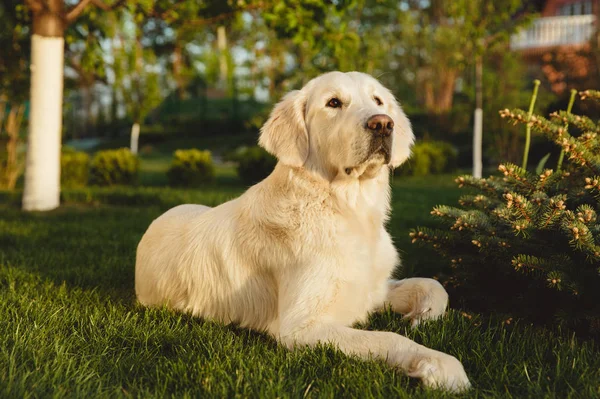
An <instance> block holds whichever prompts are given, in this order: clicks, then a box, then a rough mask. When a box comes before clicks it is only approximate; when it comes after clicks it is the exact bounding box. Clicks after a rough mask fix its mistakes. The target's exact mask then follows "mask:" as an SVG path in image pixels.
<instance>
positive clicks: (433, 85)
mask: <svg viewBox="0 0 600 399" xmlns="http://www.w3.org/2000/svg"><path fill="white" fill-rule="evenodd" d="M457 76H458V71H457V70H456V69H450V68H447V69H446V70H444V71H435V70H434V69H433V68H431V67H424V68H422V69H421V70H420V71H419V72H418V80H419V81H420V84H421V89H420V91H421V95H422V98H423V102H424V105H425V109H426V110H427V111H428V112H431V113H434V114H443V113H446V112H449V111H450V110H451V109H452V103H453V100H454V85H455V83H456V77H457Z"/></svg>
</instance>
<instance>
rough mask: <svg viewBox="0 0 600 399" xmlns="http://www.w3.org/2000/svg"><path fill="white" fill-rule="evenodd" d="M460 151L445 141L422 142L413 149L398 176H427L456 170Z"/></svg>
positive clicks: (398, 171)
mask: <svg viewBox="0 0 600 399" xmlns="http://www.w3.org/2000/svg"><path fill="white" fill-rule="evenodd" d="M457 158H458V151H456V149H455V148H454V147H453V146H452V144H450V143H446V142H444V141H422V142H420V143H417V144H415V145H414V146H413V148H412V155H411V157H410V158H409V160H408V161H407V162H406V163H405V164H403V165H402V166H401V167H400V168H399V169H398V170H397V172H396V173H397V174H401V175H412V176H427V175H430V174H439V173H448V172H452V171H453V170H455V169H456V160H457Z"/></svg>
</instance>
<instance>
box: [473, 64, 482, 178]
mask: <svg viewBox="0 0 600 399" xmlns="http://www.w3.org/2000/svg"><path fill="white" fill-rule="evenodd" d="M482 80H483V61H482V59H481V56H480V55H478V56H477V57H476V60H475V118H474V122H473V177H477V178H481V175H482V169H483V162H482V147H483V144H482V143H483V110H482V108H483V88H482Z"/></svg>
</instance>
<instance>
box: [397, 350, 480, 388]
mask: <svg viewBox="0 0 600 399" xmlns="http://www.w3.org/2000/svg"><path fill="white" fill-rule="evenodd" d="M408 375H409V376H410V377H416V378H420V379H421V381H422V382H423V384H424V385H425V386H427V387H429V388H435V389H444V390H446V391H450V392H462V391H465V390H467V389H469V388H470V387H471V383H470V382H469V378H468V377H467V373H465V369H464V367H463V365H462V364H461V363H460V362H459V361H458V359H456V358H455V357H454V356H450V355H447V354H445V353H442V352H437V351H434V352H433V353H432V354H427V355H425V356H422V357H418V358H417V359H415V360H414V361H413V365H412V366H411V368H410V369H409V372H408Z"/></svg>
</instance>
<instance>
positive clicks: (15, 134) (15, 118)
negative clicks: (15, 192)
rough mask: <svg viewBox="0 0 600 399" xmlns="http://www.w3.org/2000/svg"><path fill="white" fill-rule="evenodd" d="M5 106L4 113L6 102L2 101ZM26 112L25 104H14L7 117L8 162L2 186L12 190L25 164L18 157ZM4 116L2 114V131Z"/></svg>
mask: <svg viewBox="0 0 600 399" xmlns="http://www.w3.org/2000/svg"><path fill="white" fill-rule="evenodd" d="M0 106H2V107H3V109H2V111H0V112H1V113H4V104H2V103H0ZM24 112H25V106H24V105H19V106H16V107H15V106H12V107H10V111H9V112H8V117H7V118H6V123H5V130H6V134H7V135H8V141H7V143H6V164H5V165H4V170H2V174H1V176H0V186H2V187H3V188H7V189H9V190H12V189H13V188H15V185H16V184H17V179H18V178H19V175H20V174H21V169H22V167H23V165H22V164H21V162H20V160H19V157H18V145H19V130H20V129H21V122H22V120H23V115H24ZM2 122H3V116H2V115H0V132H1V131H2Z"/></svg>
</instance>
